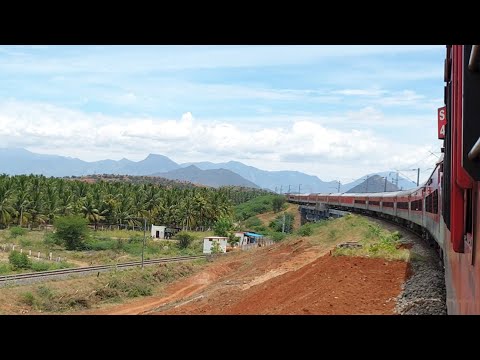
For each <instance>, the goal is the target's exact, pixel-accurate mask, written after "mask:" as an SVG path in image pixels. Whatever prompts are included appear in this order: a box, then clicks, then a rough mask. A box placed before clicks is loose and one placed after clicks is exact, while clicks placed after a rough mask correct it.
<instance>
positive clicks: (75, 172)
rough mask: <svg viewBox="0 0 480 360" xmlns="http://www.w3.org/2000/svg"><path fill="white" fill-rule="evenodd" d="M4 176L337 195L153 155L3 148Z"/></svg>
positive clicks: (236, 167)
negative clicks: (153, 178) (86, 155)
mask: <svg viewBox="0 0 480 360" xmlns="http://www.w3.org/2000/svg"><path fill="white" fill-rule="evenodd" d="M191 165H195V167H196V169H190V170H189V171H187V173H183V172H182V171H180V170H181V169H183V168H187V167H189V166H191ZM221 169H223V170H225V171H230V172H225V171H224V172H221V171H220V172H214V173H211V172H206V173H201V172H199V170H204V171H207V170H221ZM174 170H179V172H178V173H175V172H174V173H170V172H172V171H174ZM232 172H233V173H234V174H235V175H238V177H236V176H234V175H233V174H232ZM2 173H5V174H8V175H20V174H43V175H45V176H56V177H65V176H86V175H92V174H93V175H95V174H115V175H130V176H149V175H151V174H166V173H170V174H169V175H165V176H166V177H168V178H169V179H172V178H174V179H177V178H179V179H182V180H185V181H192V180H193V182H197V183H200V184H204V185H209V186H228V185H238V186H247V187H256V186H258V187H261V188H264V189H269V190H271V191H275V189H276V191H277V192H278V193H279V192H280V190H281V192H282V193H286V192H288V190H289V186H290V192H292V193H295V192H298V191H299V186H300V191H301V192H302V193H303V194H305V193H331V192H337V191H338V190H337V188H338V183H337V182H336V181H322V180H321V179H319V178H318V177H317V176H313V175H308V174H305V173H302V172H299V171H289V170H284V171H266V170H261V169H258V168H256V167H253V166H248V165H245V164H243V163H241V162H238V161H229V162H224V163H212V162H197V163H185V164H177V163H176V162H175V161H172V160H171V159H169V158H168V157H166V156H163V155H158V154H150V155H148V156H147V157H146V158H145V159H143V160H140V161H132V160H128V159H125V158H123V159H121V160H118V161H116V160H100V161H93V162H89V161H83V160H80V159H77V158H71V157H65V156H58V155H43V154H36V153H33V152H30V151H28V150H25V149H15V148H0V174H2ZM391 174H392V173H389V172H385V173H377V174H371V175H380V176H388V177H389V181H390V182H392V180H391ZM161 176H163V175H161ZM364 179H365V177H363V178H361V179H358V180H355V181H353V182H351V183H348V184H344V185H342V186H341V188H340V191H341V192H345V191H348V190H350V189H352V188H353V187H355V186H357V185H359V184H360V183H362V182H363V181H364ZM201 181H206V182H207V183H202V182H201ZM221 181H226V183H221ZM210 184H214V185H210ZM252 184H253V185H252ZM398 187H399V188H403V189H410V188H412V187H415V183H413V182H412V181H410V180H407V179H405V178H403V177H401V176H400V177H399V181H398Z"/></svg>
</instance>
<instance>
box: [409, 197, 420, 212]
mask: <svg viewBox="0 0 480 360" xmlns="http://www.w3.org/2000/svg"><path fill="white" fill-rule="evenodd" d="M410 210H413V211H422V200H421V199H420V200H415V201H412V202H411V204H410Z"/></svg>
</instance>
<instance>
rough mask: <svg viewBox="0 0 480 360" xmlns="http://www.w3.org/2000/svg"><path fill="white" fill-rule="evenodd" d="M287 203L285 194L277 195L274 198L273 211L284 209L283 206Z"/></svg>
mask: <svg viewBox="0 0 480 360" xmlns="http://www.w3.org/2000/svg"><path fill="white" fill-rule="evenodd" d="M284 203H285V197H284V196H276V197H274V198H273V200H272V208H273V212H279V211H280V210H282V206H283V204H284Z"/></svg>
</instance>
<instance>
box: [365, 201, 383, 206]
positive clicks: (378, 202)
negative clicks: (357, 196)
mask: <svg viewBox="0 0 480 360" xmlns="http://www.w3.org/2000/svg"><path fill="white" fill-rule="evenodd" d="M368 203H369V204H370V205H377V206H380V201H374V200H369V201H368Z"/></svg>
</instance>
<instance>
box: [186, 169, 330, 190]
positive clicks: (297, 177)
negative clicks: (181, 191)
mask: <svg viewBox="0 0 480 360" xmlns="http://www.w3.org/2000/svg"><path fill="white" fill-rule="evenodd" d="M190 165H195V166H197V167H198V168H200V169H203V170H208V169H228V170H231V171H233V172H235V173H237V174H239V175H240V176H242V177H243V178H245V179H247V180H249V181H251V182H253V183H255V184H257V185H258V186H260V187H262V188H264V189H270V190H275V188H277V192H280V187H282V193H286V192H287V191H288V185H290V192H298V185H299V184H300V185H301V186H300V191H301V192H302V193H304V194H305V193H315V192H333V191H335V188H336V187H337V182H335V181H328V182H325V181H322V180H320V179H319V178H318V177H317V176H314V175H308V174H305V173H302V172H300V171H288V170H285V171H266V170H261V169H258V168H256V167H253V166H248V165H245V164H243V163H241V162H238V161H229V162H226V163H212V162H208V161H206V162H197V163H184V164H181V165H180V166H184V167H185V166H190Z"/></svg>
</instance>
